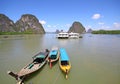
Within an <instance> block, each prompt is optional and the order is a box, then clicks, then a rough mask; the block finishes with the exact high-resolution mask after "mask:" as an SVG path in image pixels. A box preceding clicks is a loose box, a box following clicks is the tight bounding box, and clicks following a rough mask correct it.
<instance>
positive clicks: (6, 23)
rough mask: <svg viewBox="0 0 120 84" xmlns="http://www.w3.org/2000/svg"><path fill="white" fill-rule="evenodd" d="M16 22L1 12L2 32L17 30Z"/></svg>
mask: <svg viewBox="0 0 120 84" xmlns="http://www.w3.org/2000/svg"><path fill="white" fill-rule="evenodd" d="M14 29H15V24H14V22H13V21H12V20H11V19H9V18H8V17H7V16H6V15H4V14H0V32H15V30H14Z"/></svg>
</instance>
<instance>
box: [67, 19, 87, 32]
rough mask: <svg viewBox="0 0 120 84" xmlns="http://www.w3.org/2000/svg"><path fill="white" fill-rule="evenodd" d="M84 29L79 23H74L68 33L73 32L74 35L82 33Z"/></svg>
mask: <svg viewBox="0 0 120 84" xmlns="http://www.w3.org/2000/svg"><path fill="white" fill-rule="evenodd" d="M85 31H86V30H85V27H84V26H83V25H82V24H81V23H80V22H76V21H75V22H74V23H73V24H72V26H71V27H70V29H69V30H68V32H74V33H84V32H85Z"/></svg>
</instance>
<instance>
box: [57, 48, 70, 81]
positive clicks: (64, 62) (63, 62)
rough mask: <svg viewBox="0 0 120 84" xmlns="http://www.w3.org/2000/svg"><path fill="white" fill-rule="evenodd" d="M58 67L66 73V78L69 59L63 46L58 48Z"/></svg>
mask: <svg viewBox="0 0 120 84" xmlns="http://www.w3.org/2000/svg"><path fill="white" fill-rule="evenodd" d="M59 66H60V69H61V70H62V71H63V72H64V73H65V74H66V79H67V78H68V72H69V71H70V68H71V63H70V59H69V57H68V55H67V52H66V50H65V49H64V48H60V59H59Z"/></svg>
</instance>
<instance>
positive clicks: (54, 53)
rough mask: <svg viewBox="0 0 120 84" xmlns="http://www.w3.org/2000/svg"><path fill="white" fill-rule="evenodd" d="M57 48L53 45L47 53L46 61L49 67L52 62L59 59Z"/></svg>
mask: <svg viewBox="0 0 120 84" xmlns="http://www.w3.org/2000/svg"><path fill="white" fill-rule="evenodd" d="M59 54H60V53H59V49H58V47H56V46H54V47H52V49H51V50H50V53H49V55H48V62H49V65H50V68H52V63H53V62H56V61H58V59H59Z"/></svg>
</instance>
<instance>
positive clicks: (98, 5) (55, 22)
mask: <svg viewBox="0 0 120 84" xmlns="http://www.w3.org/2000/svg"><path fill="white" fill-rule="evenodd" d="M0 13H2V14H5V15H6V16H8V17H9V18H10V19H11V20H13V21H14V22H16V21H17V20H19V19H20V17H21V15H23V14H32V15H35V16H36V17H37V18H38V19H39V21H40V22H41V23H42V25H43V27H44V29H45V31H47V32H52V31H56V29H59V30H64V31H68V29H69V27H70V26H71V25H72V23H73V22H74V21H79V22H81V23H82V24H83V26H84V27H85V28H86V30H88V29H89V28H91V29H93V30H99V29H105V30H108V29H109V30H120V0H1V1H0Z"/></svg>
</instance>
